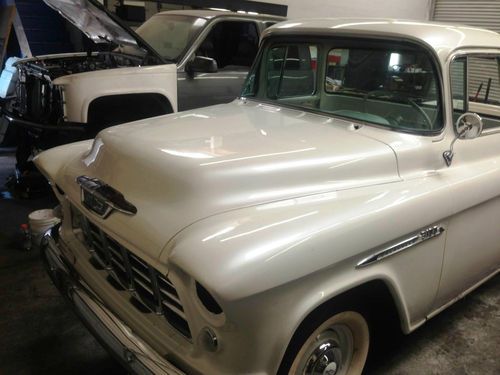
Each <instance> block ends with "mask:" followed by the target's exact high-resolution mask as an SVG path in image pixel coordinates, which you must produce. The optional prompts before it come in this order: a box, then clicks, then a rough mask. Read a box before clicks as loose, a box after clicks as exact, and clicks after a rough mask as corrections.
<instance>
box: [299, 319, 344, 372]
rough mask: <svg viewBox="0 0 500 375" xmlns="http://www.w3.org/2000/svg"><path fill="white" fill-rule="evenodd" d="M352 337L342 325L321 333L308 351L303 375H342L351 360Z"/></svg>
mask: <svg viewBox="0 0 500 375" xmlns="http://www.w3.org/2000/svg"><path fill="white" fill-rule="evenodd" d="M352 352H353V337H352V333H351V331H350V330H349V328H347V327H346V326H344V325H334V326H332V327H330V328H328V329H327V330H325V331H323V332H321V333H320V334H319V335H318V336H317V337H316V340H315V341H314V345H312V346H311V348H310V350H309V357H307V360H306V362H305V364H304V367H303V372H302V373H303V374H304V375H343V374H345V373H346V371H347V368H348V365H349V363H350V361H351V358H352Z"/></svg>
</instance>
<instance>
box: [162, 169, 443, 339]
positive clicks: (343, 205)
mask: <svg viewBox="0 0 500 375" xmlns="http://www.w3.org/2000/svg"><path fill="white" fill-rule="evenodd" d="M446 190H447V184H446V182H445V181H443V179H442V178H441V177H440V175H439V174H435V175H433V176H430V177H426V178H422V179H419V180H413V181H407V182H397V183H390V184H384V185H378V186H373V187H367V188H360V189H352V190H346V191H338V192H332V193H326V194H318V195H313V196H307V197H302V198H295V199H289V200H285V201H280V202H274V203H269V204H264V205H259V206H255V207H247V208H243V209H239V210H234V211H230V212H227V213H223V214H219V215H215V216H212V217H209V218H207V219H204V220H201V221H199V222H197V223H195V224H193V225H191V226H189V227H187V228H185V229H184V230H183V231H181V232H180V233H179V234H178V235H177V236H175V237H174V239H173V240H171V241H170V242H169V243H168V244H167V246H166V247H165V249H164V251H163V252H162V255H161V260H162V261H163V262H166V263H170V264H175V265H176V266H178V267H180V268H181V269H183V270H184V271H185V272H187V273H188V274H189V275H191V276H192V277H193V278H195V279H196V280H197V281H199V282H200V283H202V284H203V285H204V286H205V287H206V288H207V289H209V290H210V291H211V292H213V294H214V295H215V296H216V298H217V299H218V300H219V301H221V303H222V304H224V303H228V304H231V303H232V302H235V301H239V300H244V299H248V298H254V296H258V295H266V294H269V293H273V292H272V291H275V290H283V291H286V292H284V293H285V294H286V295H287V298H285V300H288V299H291V300H292V301H293V303H291V304H290V305H289V306H287V308H289V309H291V310H287V311H288V312H287V314H290V315H294V316H295V318H300V317H305V316H307V314H308V313H309V312H310V311H312V310H313V309H314V308H315V307H316V306H319V305H320V304H321V303H323V302H325V301H327V300H329V299H331V298H332V297H334V296H335V295H338V294H340V293H342V292H344V291H347V290H349V289H350V288H353V287H355V286H357V285H360V284H362V283H364V282H366V281H369V280H374V279H381V280H384V281H385V282H386V284H388V286H389V287H390V289H391V292H392V294H393V296H395V297H396V298H397V299H398V300H397V301H396V305H397V306H398V307H399V310H400V313H401V314H402V317H401V318H402V321H403V322H404V327H403V328H404V329H405V330H406V331H409V330H411V329H413V328H414V327H416V326H417V325H419V324H421V322H422V320H423V319H425V315H426V314H427V313H428V312H429V310H430V309H431V306H432V302H433V301H434V298H435V295H436V291H437V288H438V285H439V277H440V274H441V267H442V259H443V252H444V243H445V235H441V236H439V237H436V238H433V239H431V240H429V241H425V242H423V243H421V244H419V245H418V246H415V247H413V248H411V249H409V250H407V251H404V252H402V253H399V254H397V255H394V256H392V257H389V258H387V259H385V260H384V261H381V262H377V263H375V264H373V265H371V266H369V267H364V268H359V269H358V268H356V265H357V263H358V262H360V261H361V260H362V259H364V258H366V257H367V256H368V255H371V254H373V253H374V252H377V251H379V250H380V249H383V248H384V246H390V245H391V244H394V243H397V242H399V241H401V240H403V239H405V238H406V237H408V236H411V235H413V234H415V233H418V231H420V230H422V229H425V228H427V227H429V226H432V225H436V224H438V225H440V226H442V227H444V228H445V229H446V225H447V221H446V219H447V217H448V216H450V215H451V214H452V213H453V207H452V202H451V200H450V198H449V196H448V194H447V192H446ZM424 275H425V276H424ZM277 297H278V296H274V297H273V298H274V299H275V300H276V301H277V300H278V299H277Z"/></svg>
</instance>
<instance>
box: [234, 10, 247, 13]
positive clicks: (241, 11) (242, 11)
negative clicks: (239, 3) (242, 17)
mask: <svg viewBox="0 0 500 375" xmlns="http://www.w3.org/2000/svg"><path fill="white" fill-rule="evenodd" d="M236 13H240V14H247V12H245V11H244V10H238V11H237V12H236Z"/></svg>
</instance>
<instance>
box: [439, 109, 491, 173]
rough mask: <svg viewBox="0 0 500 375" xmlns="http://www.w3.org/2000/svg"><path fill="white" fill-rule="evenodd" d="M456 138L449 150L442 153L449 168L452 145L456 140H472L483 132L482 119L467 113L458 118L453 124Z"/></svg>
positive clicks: (474, 114)
mask: <svg viewBox="0 0 500 375" xmlns="http://www.w3.org/2000/svg"><path fill="white" fill-rule="evenodd" d="M455 131H456V132H457V136H456V137H455V139H453V141H452V142H451V145H450V149H449V150H447V151H445V152H443V158H444V161H445V162H446V165H447V166H448V167H449V166H450V165H451V162H452V161H453V156H454V154H453V145H454V144H455V142H456V141H457V139H474V138H477V137H479V136H480V135H481V133H482V132H483V119H482V118H481V116H479V115H478V114H477V113H472V112H467V113H464V114H463V115H462V116H460V117H459V118H458V120H457V122H456V123H455Z"/></svg>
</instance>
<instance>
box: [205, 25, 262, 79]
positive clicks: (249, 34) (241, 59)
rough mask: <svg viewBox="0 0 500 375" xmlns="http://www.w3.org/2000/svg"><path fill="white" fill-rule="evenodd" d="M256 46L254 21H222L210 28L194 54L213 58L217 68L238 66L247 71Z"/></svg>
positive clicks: (256, 36)
mask: <svg viewBox="0 0 500 375" xmlns="http://www.w3.org/2000/svg"><path fill="white" fill-rule="evenodd" d="M258 47H259V34H258V32H257V25H256V24H255V23H254V22H250V21H245V22H239V21H224V22H219V23H217V24H216V25H215V26H214V27H213V28H212V30H211V31H210V33H209V34H208V35H207V37H206V38H205V40H204V41H203V43H202V44H201V45H200V47H199V48H198V50H197V51H196V55H197V56H205V57H210V58H212V59H215V61H217V66H218V68H219V69H229V68H230V69H234V68H238V67H240V68H241V69H242V70H246V71H248V68H249V67H250V66H252V63H253V60H254V59H255V56H256V55H257V51H258Z"/></svg>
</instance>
